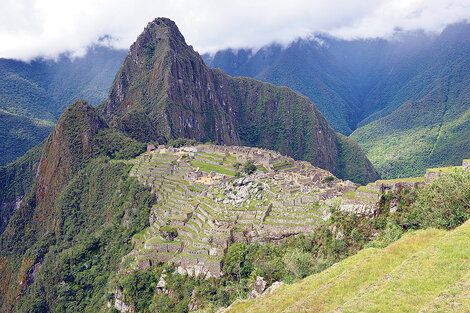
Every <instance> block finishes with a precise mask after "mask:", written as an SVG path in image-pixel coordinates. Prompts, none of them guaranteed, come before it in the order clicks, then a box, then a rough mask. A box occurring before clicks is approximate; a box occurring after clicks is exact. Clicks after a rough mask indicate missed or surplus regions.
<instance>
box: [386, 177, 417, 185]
mask: <svg viewBox="0 0 470 313" xmlns="http://www.w3.org/2000/svg"><path fill="white" fill-rule="evenodd" d="M425 180H426V179H425V178H424V177H409V178H395V179H380V180H378V181H377V182H379V183H389V184H393V183H398V182H411V183H415V182H420V181H425Z"/></svg>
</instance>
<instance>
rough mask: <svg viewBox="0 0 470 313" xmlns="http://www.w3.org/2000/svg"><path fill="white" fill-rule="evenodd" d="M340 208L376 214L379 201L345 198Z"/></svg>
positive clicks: (346, 210) (366, 214)
mask: <svg viewBox="0 0 470 313" xmlns="http://www.w3.org/2000/svg"><path fill="white" fill-rule="evenodd" d="M339 209H340V210H341V211H343V212H347V213H352V214H357V215H364V216H374V215H375V213H376V210H377V203H376V202H373V201H367V200H361V199H351V198H343V200H342V202H341V205H340V208H339Z"/></svg>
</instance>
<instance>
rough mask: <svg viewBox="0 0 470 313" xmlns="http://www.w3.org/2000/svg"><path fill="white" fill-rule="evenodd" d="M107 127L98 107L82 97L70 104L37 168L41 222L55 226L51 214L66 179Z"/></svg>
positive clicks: (90, 151)
mask: <svg viewBox="0 0 470 313" xmlns="http://www.w3.org/2000/svg"><path fill="white" fill-rule="evenodd" d="M103 128H107V125H106V123H105V122H104V121H103V120H102V119H101V118H100V117H99V116H98V114H97V113H96V110H95V108H93V107H92V106H91V105H89V104H88V103H87V102H86V101H83V100H79V101H76V102H75V103H74V104H72V105H70V106H69V107H68V108H67V109H66V110H65V112H64V113H63V114H62V116H61V117H60V119H59V121H58V122H57V125H56V127H55V129H54V131H53V132H52V134H51V135H50V136H49V137H48V138H47V140H46V142H45V144H44V148H43V150H42V155H41V160H40V162H39V166H38V169H37V174H36V178H37V191H36V203H37V205H38V207H40V208H41V213H40V214H39V215H38V216H37V218H38V221H40V222H43V223H46V224H47V225H48V226H52V225H51V224H50V223H51V221H50V220H48V217H50V216H51V212H52V210H53V207H54V201H55V198H56V197H57V196H58V195H59V193H60V192H61V190H62V188H63V187H64V185H65V182H66V181H67V180H68V179H69V178H70V177H71V175H73V174H74V173H75V172H76V171H77V170H78V169H79V168H80V167H81V166H82V164H83V163H84V162H85V161H86V160H87V159H89V158H90V157H91V156H92V155H93V140H94V138H95V136H96V135H97V134H98V131H99V130H100V129H103Z"/></svg>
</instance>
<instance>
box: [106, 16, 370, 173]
mask: <svg viewBox="0 0 470 313" xmlns="http://www.w3.org/2000/svg"><path fill="white" fill-rule="evenodd" d="M99 110H100V111H101V112H102V114H103V116H104V118H105V119H106V120H107V121H108V122H109V123H110V125H112V126H114V127H117V128H118V129H120V130H121V131H123V132H124V133H126V134H128V135H130V136H131V137H133V138H136V139H138V140H141V141H152V140H155V141H160V142H165V141H167V140H170V139H173V138H178V137H185V138H193V139H196V140H198V141H209V140H210V141H213V142H215V143H218V144H227V145H237V144H244V145H248V146H257V147H263V148H268V149H274V150H277V151H279V152H281V153H283V154H286V155H289V156H292V157H294V158H296V159H303V160H307V161H310V162H311V163H312V164H314V165H316V166H319V167H322V168H324V169H327V170H329V171H331V172H333V173H336V174H341V173H343V172H344V171H342V170H341V169H340V168H339V167H338V159H339V158H340V154H339V152H338V147H337V139H336V134H335V132H334V131H333V129H332V128H331V127H330V126H329V125H328V122H327V121H326V120H325V118H324V117H323V115H322V114H321V113H320V112H319V111H318V110H317V109H316V107H315V106H314V104H313V103H311V102H310V101H309V100H308V99H307V98H305V97H302V96H300V95H298V94H296V93H295V92H293V91H292V90H290V89H288V88H285V87H276V86H274V85H271V84H268V83H262V82H259V81H256V80H254V79H249V78H231V77H230V76H228V75H226V74H225V73H224V72H222V71H220V70H215V69H210V68H208V67H207V66H206V65H205V64H204V62H203V60H202V58H201V57H200V56H199V54H198V53H197V52H195V51H194V50H193V48H192V47H191V46H188V45H187V44H186V42H185V40H184V37H183V36H182V34H181V33H180V32H179V30H178V28H177V27H176V25H175V23H174V22H173V21H171V20H169V19H166V18H158V19H156V20H154V21H153V22H151V23H149V24H148V25H147V27H146V28H145V30H144V32H143V33H142V34H141V35H140V36H139V37H138V38H137V41H136V42H135V43H134V44H133V45H132V46H131V48H130V51H129V54H128V55H127V57H126V59H125V61H124V64H123V66H122V68H121V69H120V71H119V72H118V74H117V75H116V78H115V80H114V83H113V85H112V87H111V90H110V94H109V97H108V100H107V101H106V102H105V103H103V104H102V105H101V106H100V107H99ZM355 157H356V158H357V159H358V160H360V162H362V164H367V165H366V166H363V167H362V168H363V169H364V168H367V169H369V168H370V169H372V170H371V171H368V172H366V173H362V174H361V179H360V182H366V181H370V180H373V179H375V178H376V172H375V170H373V168H372V166H370V163H369V161H368V160H367V158H365V157H364V155H363V154H358V155H356V156H355ZM344 178H348V177H344Z"/></svg>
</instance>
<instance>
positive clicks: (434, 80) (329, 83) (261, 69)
mask: <svg viewBox="0 0 470 313" xmlns="http://www.w3.org/2000/svg"><path fill="white" fill-rule="evenodd" d="M469 30H470V25H469V24H468V23H460V24H455V25H451V26H448V27H447V28H446V29H445V30H444V31H443V32H442V34H440V35H439V36H429V35H426V34H422V33H414V34H402V35H400V36H399V37H397V38H396V39H395V40H393V41H385V40H379V39H377V40H354V41H343V40H337V39H334V38H328V37H321V38H320V39H321V43H319V42H317V41H312V40H300V41H298V42H295V43H292V44H291V45H290V46H288V47H287V48H285V49H280V48H279V47H277V46H269V47H265V48H263V49H261V50H259V51H258V52H256V53H252V52H251V51H250V50H242V51H230V50H227V51H221V52H218V53H216V54H215V55H214V56H213V57H210V56H205V59H206V61H207V62H208V64H210V65H211V66H214V67H219V68H222V69H224V70H227V72H228V73H229V74H230V75H235V76H237V75H248V76H252V77H255V78H257V79H261V80H263V81H268V82H272V83H274V84H277V85H286V86H289V87H290V88H292V89H294V90H296V91H299V92H301V93H302V94H304V95H306V96H308V97H309V98H310V99H311V100H312V101H313V102H314V103H315V104H316V105H317V106H318V108H319V110H320V111H321V112H322V113H323V114H324V115H325V117H326V118H327V120H328V121H329V122H330V124H331V125H332V126H333V127H334V128H335V129H336V130H337V131H340V132H341V133H343V134H346V135H348V134H350V133H351V132H352V131H355V130H356V129H357V130H356V131H355V133H354V134H353V135H352V138H353V139H354V140H356V141H358V143H359V144H360V145H361V147H362V148H363V149H364V150H365V152H366V155H367V156H368V157H370V159H371V161H372V163H373V164H374V165H375V166H376V167H377V168H378V170H379V172H380V174H382V175H384V176H385V177H399V176H402V177H403V176H415V175H422V174H423V173H424V172H423V171H424V169H425V168H426V167H435V166H441V165H448V164H457V163H459V162H460V161H459V160H460V159H462V158H466V157H468V154H466V153H465V152H464V151H468V150H469V149H468V148H469V144H468V142H467V140H466V138H468V137H469V136H468V134H467V129H468V128H466V126H465V125H466V123H467V117H466V116H467V114H468V113H467V110H468V91H467V86H468V82H469V77H468V71H467V68H468V64H469V61H468V55H469V53H470V45H469V40H470V37H469V36H468V34H469V33H470V32H469ZM418 103H419V104H418ZM412 104H413V105H412ZM418 107H419V110H418ZM444 112H445V113H444ZM380 118H383V120H380V121H377V122H375V123H373V122H374V121H376V120H378V119H380ZM370 123H372V124H370ZM363 126H364V127H363ZM450 151H452V152H450ZM395 165H396V166H395Z"/></svg>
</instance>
